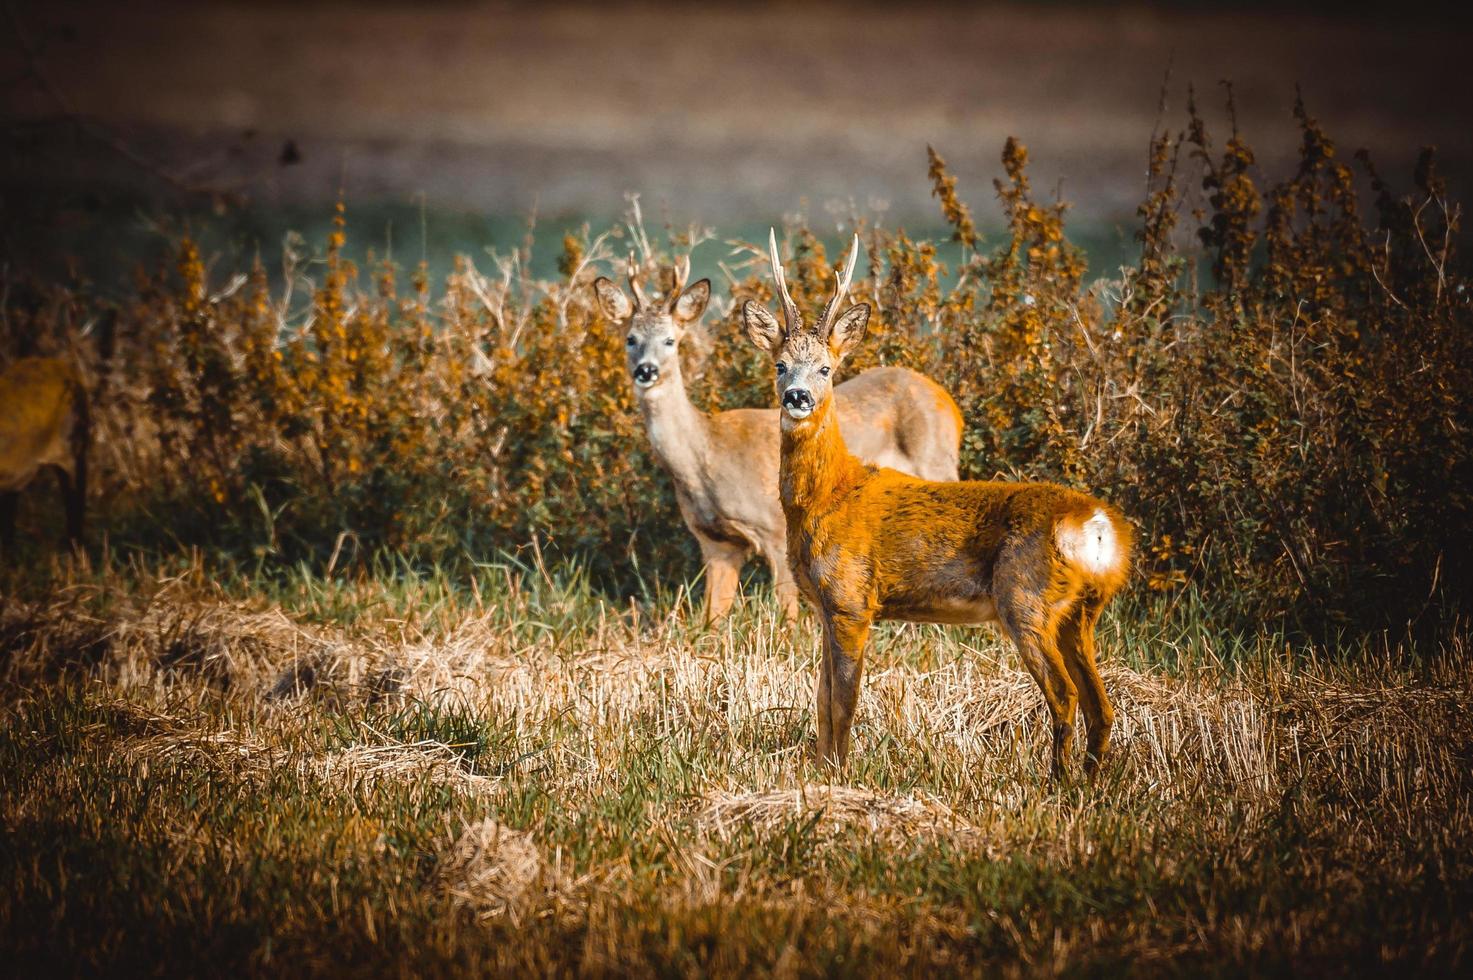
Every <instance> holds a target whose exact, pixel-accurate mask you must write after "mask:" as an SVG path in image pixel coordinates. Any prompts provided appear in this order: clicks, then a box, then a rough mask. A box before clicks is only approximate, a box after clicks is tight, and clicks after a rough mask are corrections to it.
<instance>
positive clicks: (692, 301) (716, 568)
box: [594, 255, 961, 623]
mask: <svg viewBox="0 0 1473 980" xmlns="http://www.w3.org/2000/svg"><path fill="white" fill-rule="evenodd" d="M689 275H690V260H689V259H683V260H682V261H680V262H679V263H677V265H676V267H675V285H674V288H673V289H671V290H670V292H669V294H668V295H667V296H666V297H664V299H663V300H661V301H659V302H652V301H650V300H649V299H648V298H646V296H645V294H644V291H643V290H642V289H641V288H640V285H639V281H638V270H637V267H636V265H635V261H634V256H633V255H631V256H630V257H629V290H630V292H631V293H632V294H633V299H631V298H630V297H629V296H627V295H625V293H624V291H623V290H622V289H620V288H619V287H618V286H616V285H615V284H614V283H613V282H611V281H610V280H609V279H607V278H603V277H600V278H599V279H598V280H597V281H596V282H595V283H594V292H595V294H596V296H597V298H598V304H599V307H600V309H602V311H603V313H604V315H605V316H607V317H608V318H609V319H610V320H612V321H613V322H615V323H622V324H624V327H625V330H626V337H625V344H626V351H627V355H628V367H629V374H630V378H631V380H632V381H633V384H634V392H635V397H636V399H637V401H638V402H639V408H640V412H641V413H642V414H643V415H644V423H645V431H646V432H647V433H648V434H649V439H650V445H651V447H653V449H654V451H655V455H656V457H657V458H658V459H659V460H660V462H661V463H662V464H664V466H665V468H666V469H667V470H669V472H670V475H671V477H672V478H674V481H675V497H676V500H677V502H678V503H679V505H680V513H681V516H682V517H683V518H684V519H685V524H686V527H688V528H690V532H691V534H693V535H695V538H696V541H697V542H698V543H699V544H700V547H701V556H702V558H703V560H704V563H705V574H706V611H705V616H706V621H707V622H708V623H711V622H715V621H716V620H718V619H720V618H721V617H723V616H724V615H726V613H727V611H728V610H729V609H730V608H731V604H732V601H733V599H734V598H735V596H736V588H737V581H738V578H739V577H740V575H741V570H742V566H743V565H744V564H745V563H746V561H747V558H748V557H749V556H750V555H751V553H752V552H754V551H755V552H757V554H759V555H760V556H761V557H763V558H765V559H766V560H767V562H768V564H769V565H770V566H771V568H772V578H773V586H774V589H775V591H776V593H777V597H778V601H779V603H780V604H781V606H782V610H783V617H784V619H786V620H788V621H791V620H792V619H793V618H794V617H795V616H796V615H797V611H798V594H797V589H796V587H795V586H794V584H793V579H792V576H791V575H790V574H789V573H788V559H787V530H786V525H785V524H784V522H783V512H782V505H781V503H780V502H779V500H778V494H777V476H778V433H777V424H776V423H777V412H776V411H774V410H773V409H735V410H733V411H728V412H715V413H712V414H709V415H708V414H707V413H705V412H702V411H700V410H699V409H697V408H696V407H695V406H694V405H693V404H691V401H690V398H689V396H688V395H687V394H686V390H685V380H684V378H683V377H682V376H681V370H680V355H679V344H680V340H681V338H682V337H683V336H685V333H686V331H687V329H688V328H689V327H690V326H691V325H692V324H693V323H695V322H696V321H697V320H699V319H700V317H701V314H702V313H703V312H705V309H706V303H707V302H708V301H709V300H710V298H711V281H710V280H709V279H702V280H700V281H699V282H697V283H695V284H694V285H692V286H690V288H688V289H687V288H685V281H686V279H687V278H688V277H689ZM836 394H837V395H838V397H839V405H838V417H839V423H838V424H839V425H840V426H841V427H842V428H843V430H844V435H845V438H846V439H848V440H849V444H850V445H852V446H853V447H854V449H855V452H858V453H859V454H860V455H862V456H863V457H864V458H866V459H870V460H873V461H875V462H876V463H881V464H883V465H886V466H893V467H895V468H896V469H900V470H904V471H905V472H907V473H915V474H917V475H920V476H924V477H926V478H927V479H932V480H955V479H956V475H957V457H958V454H959V452H960V448H961V412H960V410H958V409H957V407H956V402H954V401H952V399H951V396H950V395H948V394H947V393H946V390H945V389H944V388H942V387H941V386H940V385H938V384H936V382H934V381H932V380H931V379H929V378H927V377H925V376H924V375H921V374H917V373H916V372H914V371H909V370H906V369H904V368H876V369H874V370H871V371H866V372H864V373H863V374H861V375H859V376H858V377H856V378H854V379H853V380H852V381H849V382H847V383H845V384H843V385H841V386H840V387H839V388H838V389H837V391H836Z"/></svg>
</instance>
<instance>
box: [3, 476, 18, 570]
mask: <svg viewBox="0 0 1473 980" xmlns="http://www.w3.org/2000/svg"><path fill="white" fill-rule="evenodd" d="M19 503H20V492H19V491H16V490H7V491H6V492H5V493H0V546H3V547H4V548H5V554H6V555H7V556H10V555H14V554H15V510H16V505H17V504H19Z"/></svg>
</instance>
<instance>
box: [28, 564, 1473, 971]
mask: <svg viewBox="0 0 1473 980" xmlns="http://www.w3.org/2000/svg"><path fill="white" fill-rule="evenodd" d="M72 574H73V576H74V581H73V583H72V584H71V585H70V587H68V588H61V589H55V590H53V591H52V592H50V593H49V597H48V596H42V597H40V598H39V599H38V600H37V601H35V602H32V603H29V604H27V603H21V602H17V601H9V602H7V604H6V605H5V607H4V615H3V617H0V639H3V640H4V644H3V649H4V653H3V656H4V665H3V670H4V674H5V677H6V679H7V683H6V686H5V691H6V694H5V697H4V708H3V710H4V715H3V718H4V722H3V726H4V727H3V732H0V772H3V774H4V775H3V776H0V823H3V825H4V826H5V827H6V828H8V830H7V835H6V837H7V841H8V845H7V847H6V849H5V853H4V856H3V858H0V860H3V862H4V865H5V872H6V875H7V877H8V878H9V879H10V880H12V881H13V882H14V887H13V888H12V889H10V891H9V893H8V896H7V898H6V899H5V900H4V901H3V902H0V935H4V936H5V943H6V945H8V946H10V947H12V948H14V949H17V950H19V951H20V955H21V959H20V961H19V962H21V963H24V964H26V965H32V966H35V967H36V968H40V967H42V966H46V967H53V968H55V967H60V968H63V969H67V970H80V969H87V970H92V969H99V968H100V969H129V968H134V969H148V970H154V969H163V970H165V971H168V972H190V971H191V970H194V971H200V970H203V971H204V972H230V971H232V970H236V969H277V968H281V967H283V964H286V965H287V967H288V968H290V969H291V970H292V971H293V972H296V971H301V972H334V971H338V970H342V969H350V968H357V969H369V970H372V971H374V972H391V971H398V970H404V971H413V972H421V973H423V972H428V973H442V972H454V971H457V970H461V969H467V968H470V969H481V970H490V971H494V972H511V971H526V970H532V971H548V970H557V971H561V970H579V971H585V972H594V973H602V972H616V973H620V972H636V973H643V972H664V971H672V972H692V971H700V972H705V971H709V972H716V973H729V972H750V971H756V972H762V973H781V974H792V973H824V972H835V971H838V972H853V971H855V970H863V971H866V972H886V971H890V970H895V969H899V970H905V971H908V972H911V971H913V972H919V971H921V970H934V969H962V968H968V969H977V968H990V969H994V970H998V971H1000V972H1003V973H1020V974H1021V973H1027V974H1032V973H1035V972H1075V971H1093V970H1111V969H1117V968H1122V967H1129V968H1132V969H1136V970H1146V971H1151V972H1155V971H1166V972H1191V971H1194V970H1197V969H1201V968H1210V969H1218V970H1236V969H1254V970H1277V969H1294V970H1321V969H1325V970H1329V971H1331V972H1343V973H1359V972H1375V971H1380V970H1384V969H1388V968H1391V967H1393V966H1395V965H1400V966H1409V967H1414V968H1420V969H1433V970H1443V969H1452V968H1454V967H1456V966H1458V965H1460V964H1466V961H1467V957H1468V942H1469V938H1470V932H1473V930H1470V929H1469V927H1468V922H1469V919H1468V917H1467V912H1468V910H1469V907H1470V905H1469V899H1470V895H1473V889H1470V883H1473V858H1470V857H1469V855H1470V853H1473V849H1470V848H1469V846H1468V845H1469V844H1470V842H1473V806H1470V797H1469V793H1468V790H1469V781H1470V780H1469V771H1470V768H1469V766H1470V762H1473V751H1470V749H1473V736H1470V734H1469V732H1468V728H1467V724H1466V719H1467V717H1468V710H1469V707H1470V701H1473V670H1470V665H1473V660H1470V658H1469V656H1468V651H1467V650H1466V648H1465V647H1464V646H1463V645H1462V642H1461V641H1460V640H1457V639H1454V640H1452V641H1450V642H1449V644H1448V646H1447V647H1446V648H1445V649H1443V650H1442V651H1441V652H1440V654H1439V655H1437V656H1435V657H1425V658H1421V659H1419V658H1415V657H1412V656H1410V655H1409V654H1408V653H1407V652H1406V651H1402V650H1391V651H1383V652H1381V653H1380V654H1377V653H1374V652H1372V651H1369V650H1359V651H1340V652H1338V655H1337V654H1336V653H1335V652H1332V651H1302V650H1301V651H1297V652H1294V651H1290V650H1288V649H1286V648H1284V647H1283V646H1282V645H1281V641H1280V640H1277V639H1275V638H1273V637H1261V638H1257V639H1255V640H1253V641H1251V642H1249V643H1247V644H1246V645H1244V644H1243V643H1241V642H1240V643H1238V644H1237V645H1236V646H1235V645H1233V644H1231V643H1228V642H1227V641H1226V640H1224V639H1223V638H1222V637H1218V636H1215V635H1213V634H1212V632H1211V630H1210V629H1209V628H1208V626H1206V625H1205V624H1203V623H1200V622H1198V623H1192V622H1190V621H1188V622H1185V623H1183V622H1182V621H1179V620H1171V619H1167V618H1162V617H1161V616H1160V615H1159V613H1158V614H1156V615H1155V616H1154V617H1153V616H1150V615H1145V616H1143V618H1142V622H1141V624H1140V625H1137V626H1132V627H1131V628H1130V630H1123V629H1122V628H1121V626H1120V625H1119V624H1120V619H1119V618H1118V617H1117V618H1116V619H1114V620H1111V621H1110V622H1108V623H1107V624H1106V629H1105V637H1104V643H1105V646H1106V648H1107V649H1108V650H1110V651H1112V654H1111V656H1110V658H1109V659H1110V662H1109V664H1108V666H1107V668H1106V682H1107V685H1108V686H1109V689H1110V690H1111V692H1112V694H1113V695H1114V696H1115V698H1116V701H1117V704H1118V705H1119V722H1118V729H1117V730H1118V733H1119V734H1118V742H1117V745H1118V748H1117V749H1116V751H1115V754H1114V756H1113V758H1112V760H1111V762H1110V764H1109V765H1108V766H1107V767H1106V769H1105V772H1104V773H1103V775H1102V777H1101V779H1100V780H1099V781H1098V782H1097V783H1095V784H1093V785H1085V784H1082V783H1079V784H1071V785H1066V786H1062V787H1057V788H1050V787H1049V786H1048V784H1047V781H1046V776H1045V773H1046V757H1045V742H1046V739H1045V737H1044V731H1045V724H1044V716H1043V712H1042V706H1041V701H1040V698H1039V696H1038V695H1037V693H1036V691H1035V690H1034V689H1033V686H1032V682H1031V681H1029V680H1028V679H1027V677H1026V675H1024V674H1023V673H1022V672H1021V671H1020V670H1019V668H1018V666H1017V664H1016V663H1015V662H1014V661H1013V659H1012V656H1011V654H1010V653H1009V652H1007V651H1006V649H1005V648H1004V647H1003V646H1002V645H1001V644H999V643H998V642H997V641H996V639H995V638H994V637H992V636H991V635H990V634H988V633H986V632H983V631H971V632H962V631H952V632H948V631H943V630H939V629H934V628H914V627H912V628H903V629H896V630H893V631H891V632H889V633H888V634H886V635H885V636H883V637H882V638H881V640H880V643H879V646H878V648H877V651H876V656H875V659H874V662H873V668H872V671H871V674H870V676H869V678H868V683H867V685H866V688H865V692H864V695H863V698H862V701H861V709H860V717H859V721H858V725H857V731H856V736H857V744H856V748H855V755H854V759H853V763H852V766H853V768H852V770H851V771H850V772H849V773H848V774H847V775H846V776H845V777H844V778H842V779H836V778H835V776H834V775H833V774H831V773H825V772H823V771H821V770H819V769H817V768H816V767H815V766H814V765H813V764H812V763H811V761H810V759H809V754H810V751H811V744H810V743H811V730H812V716H811V711H810V706H809V700H810V696H811V686H812V664H811V657H812V646H813V644H812V641H811V637H810V636H809V633H810V631H811V624H804V625H802V626H800V627H798V628H796V629H795V630H794V631H792V632H791V633H789V634H784V633H783V632H782V631H781V630H780V629H779V628H778V627H777V626H776V624H775V622H774V619H773V613H774V610H773V609H772V608H770V607H769V605H768V604H767V603H765V602H763V601H755V602H753V603H751V604H750V605H749V606H748V607H747V608H745V609H743V610H741V611H740V613H739V615H738V616H736V617H735V618H734V619H733V620H732V621H731V622H730V623H729V624H727V625H725V626H723V627H722V628H721V629H720V630H719V631H715V632H705V631H700V630H697V629H694V628H691V627H689V626H687V625H686V623H685V620H684V619H683V618H682V617H681V616H680V615H679V614H680V609H678V608H677V609H673V610H669V611H667V613H668V614H664V615H661V616H658V617H654V616H652V615H650V614H649V613H648V611H646V613H645V614H644V615H640V616H637V617H631V615H630V614H629V613H628V612H624V611H620V610H616V609H614V608H612V607H610V606H608V605H607V604H605V603H604V602H602V601H600V600H599V599H598V598H597V597H596V596H592V595H589V594H587V593H583V592H580V591H579V589H578V587H577V586H576V585H574V586H566V585H565V584H560V583H558V582H557V581H555V580H554V578H552V577H547V578H544V579H541V580H534V581H523V580H521V579H519V578H517V577H515V576H508V575H503V574H501V573H499V572H496V573H492V572H486V573H485V575H484V576H483V579H482V580H481V581H479V582H476V583H473V584H472V585H470V586H467V587H466V588H464V589H463V590H462V591H461V592H459V593H458V594H452V593H451V592H449V591H447V585H446V583H443V582H441V583H436V582H432V581H423V580H421V581H414V580H401V581H399V582H395V583H387V582H380V583H374V582H369V581H358V582H355V583H332V582H321V581H318V582H315V583H307V584H303V583H298V585H297V586H296V587H294V588H277V589H276V591H277V593H278V595H279V597H280V600H281V601H279V602H268V601H266V600H265V599H263V598H259V597H258V598H255V599H252V600H249V601H245V600H241V599H239V598H237V597H236V596H237V595H238V590H235V591H232V590H229V589H225V588H222V587H219V586H214V585H210V584H208V578H207V576H205V575H204V574H203V570H202V569H200V568H197V567H196V568H194V569H192V570H189V571H187V572H186V573H185V574H183V575H173V576H164V575H159V574H154V573H144V572H141V571H139V570H138V569H136V568H135V569H134V570H133V571H132V572H130V573H128V574H126V575H124V574H121V573H118V572H110V573H98V572H89V571H86V570H81V569H78V570H74V572H73V573H72ZM309 586H310V587H309ZM263 593H264V590H263ZM432 593H435V594H439V593H444V596H449V597H448V598H445V597H443V596H442V600H441V601H435V602H431V601H427V597H428V596H429V595H430V594H432ZM304 597H305V598H304ZM329 600H331V601H330V602H329ZM333 603H337V605H338V606H340V607H341V608H345V609H346V608H352V609H356V610H358V612H357V613H355V615H354V616H353V617H351V618H343V617H331V616H324V615H322V609H323V608H325V607H327V606H332V604H333ZM364 610H370V611H372V612H369V613H365V612H364ZM1137 612H1138V613H1139V611H1137ZM1166 648H1175V649H1177V650H1178V651H1180V650H1195V651H1197V652H1196V653H1194V654H1193V655H1192V660H1191V662H1190V663H1188V664H1186V665H1179V666H1178V667H1176V668H1175V669H1173V670H1171V671H1166V670H1163V669H1160V668H1159V667H1154V666H1153V665H1152V658H1153V651H1159V650H1164V649H1166ZM1204 651H1205V652H1204ZM1214 651H1215V652H1214ZM1350 653H1354V656H1350V655H1349V654H1350ZM1178 662H1179V663H1180V658H1178ZM140 908H146V909H147V910H148V911H147V914H146V918H144V919H140V918H139V916H140V914H142V913H140V912H138V911H137V910H138V909H140ZM820 909H821V910H822V913H821V914H820V913H819V911H818V910H820ZM329 933H330V934H332V935H334V936H339V937H342V941H341V942H338V943H333V944H324V943H322V942H321V939H322V937H323V936H324V935H326V934H329ZM161 942H162V943H166V945H159V943H161Z"/></svg>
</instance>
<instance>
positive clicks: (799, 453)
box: [743, 237, 1132, 778]
mask: <svg viewBox="0 0 1473 980" xmlns="http://www.w3.org/2000/svg"><path fill="white" fill-rule="evenodd" d="M858 249H859V240H858V238H857V237H856V238H855V240H854V246H853V249H852V251H851V255H850V259H849V265H848V271H847V272H845V273H844V274H843V275H842V276H841V277H840V278H839V284H838V288H837V289H836V291H835V294H834V297H833V299H831V300H830V301H829V302H828V304H827V305H826V306H825V307H824V309H823V311H822V312H821V313H820V315H819V316H818V318H817V319H816V320H815V321H814V323H813V324H812V325H811V326H808V325H805V324H804V322H803V319H802V316H801V314H800V313H799V312H798V309H797V307H796V305H795V304H793V302H792V300H791V299H790V298H789V297H788V296H787V289H786V285H785V283H784V281H783V276H782V266H781V264H780V262H779V259H778V255H777V248H776V242H775V240H772V245H771V259H772V265H773V277H774V278H775V279H776V281H777V284H778V291H779V293H780V294H781V296H782V299H783V305H784V313H785V317H784V320H785V322H784V323H783V324H781V325H780V324H779V323H778V322H777V319H776V318H775V317H774V316H773V315H772V314H771V313H770V312H769V311H768V310H767V309H765V308H764V307H762V306H761V304H758V303H755V302H750V301H749V302H748V303H747V304H746V305H745V306H744V307H743V319H744V321H745V325H746V328H747V333H748V336H749V338H750V339H751V341H752V343H753V344H755V345H756V346H757V347H758V348H760V349H761V350H764V351H767V352H768V353H769V354H771V355H772V359H773V362H774V364H775V366H776V370H777V393H778V397H779V401H780V403H781V405H782V408H781V423H780V428H781V435H782V439H781V470H780V480H779V486H780V492H781V498H782V507H783V513H784V515H785V518H786V522H787V538H788V561H789V562H790V563H791V565H792V571H793V577H794V579H795V581H796V582H797V584H798V587H799V589H800V590H801V591H802V592H803V594H804V596H805V597H807V599H808V600H809V601H810V602H811V603H812V604H813V605H814V606H815V608H817V610H818V612H819V616H820V618H821V619H822V621H823V660H822V666H821V668H820V671H819V680H818V692H817V695H818V755H819V758H820V759H822V760H825V761H827V762H830V763H833V764H836V765H838V766H842V765H843V764H844V763H845V760H846V758H847V756H848V752H849V730H850V725H851V723H852V722H853V719H854V709H855V704H856V702H857V700H858V697H859V685H860V678H861V675H862V674H863V671H864V654H865V648H866V646H867V644H868V641H869V633H870V628H871V626H872V624H873V623H874V622H875V621H876V620H901V621H905V622H920V623H952V624H973V623H978V624H980V623H987V622H996V623H998V624H999V625H1000V626H1001V628H1002V630H1003V632H1004V633H1006V634H1007V636H1008V637H1009V638H1010V639H1011V640H1012V642H1013V644H1014V645H1015V646H1016V647H1017V649H1018V655H1019V657H1020V658H1021V659H1022V661H1023V664H1024V666H1025V667H1026V668H1027V669H1028V672H1029V673H1030V674H1031V675H1032V676H1033V679H1034V680H1035V681H1036V682H1037V683H1038V686H1039V688H1040V689H1041V690H1042V691H1043V695H1044V700H1045V701H1046V702H1047V704H1048V710H1049V715H1050V717H1051V719H1052V722H1053V756H1052V766H1053V768H1052V772H1053V775H1054V777H1055V778H1057V777H1058V776H1059V775H1060V774H1061V773H1062V772H1063V771H1064V769H1065V766H1066V764H1067V761H1068V755H1069V751H1070V745H1071V740H1072V735H1073V727H1074V719H1075V714H1076V711H1077V709H1079V708H1082V709H1083V711H1084V718H1085V723H1086V726H1087V727H1086V732H1087V736H1086V744H1087V750H1088V754H1087V757H1086V762H1085V766H1086V770H1087V771H1089V772H1093V771H1094V770H1095V768H1096V767H1097V766H1098V764H1099V760H1100V759H1101V758H1102V757H1103V756H1104V754H1105V751H1106V749H1107V748H1108V747H1109V742H1110V728H1111V725H1112V724H1113V721H1114V712H1113V709H1112V707H1111V705H1110V699H1109V697H1108V696H1107V695H1106V693H1105V687H1104V684H1103V682H1102V681H1101V680H1100V673H1099V669H1098V668H1097V666H1096V663H1095V641H1094V629H1095V622H1096V620H1097V619H1098V618H1099V615H1100V611H1101V610H1102V609H1103V608H1104V606H1105V604H1106V603H1107V602H1109V601H1110V598H1111V597H1112V596H1114V595H1115V594H1116V593H1117V592H1118V591H1119V590H1120V588H1121V587H1122V586H1123V585H1124V584H1125V581H1126V578H1127V575H1128V572H1129V569H1130V562H1131V558H1130V556H1131V542H1132V532H1131V528H1130V525H1129V524H1128V523H1127V522H1126V520H1125V518H1124V517H1123V516H1122V515H1121V514H1120V512H1119V511H1117V510H1116V509H1115V508H1114V507H1112V506H1110V505H1109V504H1107V503H1104V502H1102V501H1100V500H1097V499H1095V498H1094V497H1091V496H1089V495H1088V494H1084V493H1080V492H1079V491H1076V490H1071V489H1069V488H1067V487H1063V486H1059V485H1057V484H1052V483H1010V482H961V483H936V482H932V481H928V480H925V479H920V478H917V477H914V476H910V475H907V474H905V473H901V472H898V471H897V470H895V469H891V468H887V467H883V466H873V465H866V464H865V463H864V462H863V461H862V460H860V459H859V458H857V457H856V456H854V455H853V454H852V453H851V452H850V449H849V444H848V442H847V439H846V435H845V433H844V431H843V427H842V426H841V425H839V424H838V414H837V410H836V405H835V398H834V394H835V392H836V391H837V389H835V388H833V387H832V386H831V383H830V381H829V379H830V377H831V376H832V374H833V372H834V371H836V370H837V369H838V366H839V364H840V362H841V361H842V360H843V359H844V357H845V356H846V355H847V354H848V353H850V352H851V351H852V350H853V349H854V348H855V346H856V345H857V344H858V343H859V342H860V341H861V340H862V339H863V337H864V332H865V327H866V325H867V324H868V322H869V314H870V311H869V306H868V305H866V304H862V303H861V304H858V305H855V306H851V307H849V308H848V309H847V310H844V312H843V313H842V314H841V315H836V314H838V310H839V308H840V305H841V304H842V303H843V301H844V296H845V293H846V292H847V289H848V282H849V276H850V275H852V272H853V268H854V260H855V257H856V256H857V253H858Z"/></svg>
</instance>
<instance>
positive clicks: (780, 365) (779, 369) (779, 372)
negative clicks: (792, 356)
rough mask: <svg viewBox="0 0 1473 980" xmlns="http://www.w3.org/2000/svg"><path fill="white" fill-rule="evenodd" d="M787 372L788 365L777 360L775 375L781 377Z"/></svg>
mask: <svg viewBox="0 0 1473 980" xmlns="http://www.w3.org/2000/svg"><path fill="white" fill-rule="evenodd" d="M787 373H788V366H787V365H786V364H784V363H783V362H782V361H778V362H777V376H778V377H779V378H781V377H782V376H783V375H785V374H787Z"/></svg>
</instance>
